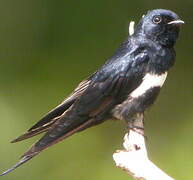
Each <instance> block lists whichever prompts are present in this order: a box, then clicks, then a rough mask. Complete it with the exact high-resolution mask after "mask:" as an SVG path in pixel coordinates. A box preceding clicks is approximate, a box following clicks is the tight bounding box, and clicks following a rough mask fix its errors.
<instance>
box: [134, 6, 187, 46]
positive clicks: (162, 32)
mask: <svg viewBox="0 0 193 180" xmlns="http://www.w3.org/2000/svg"><path fill="white" fill-rule="evenodd" d="M182 24H184V21H182V20H180V18H179V17H178V15H177V14H175V13H174V12H172V11H170V10H165V9H155V10H152V11H148V12H147V14H146V15H143V17H142V19H141V20H140V22H139V24H138V25H137V26H136V29H135V34H142V35H144V36H145V37H147V38H148V39H151V40H152V41H156V42H158V43H160V44H161V45H163V46H173V45H174V44H175V42H176V40H177V38H178V34H179V30H180V26H181V25H182Z"/></svg>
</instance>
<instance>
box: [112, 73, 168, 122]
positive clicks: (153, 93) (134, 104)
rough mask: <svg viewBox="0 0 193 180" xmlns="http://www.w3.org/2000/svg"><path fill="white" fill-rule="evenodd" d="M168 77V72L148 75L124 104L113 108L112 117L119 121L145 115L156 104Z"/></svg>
mask: <svg viewBox="0 0 193 180" xmlns="http://www.w3.org/2000/svg"><path fill="white" fill-rule="evenodd" d="M166 77H167V72H165V73H162V74H159V75H158V74H152V73H147V74H146V75H145V76H144V78H143V80H142V82H141V83H140V84H139V86H138V87H137V88H136V89H134V90H133V91H132V92H131V93H130V94H128V96H127V98H126V99H125V100H124V101H123V102H122V103H120V104H118V105H116V106H115V107H114V108H113V110H112V111H111V113H112V116H113V117H115V118H117V119H124V120H128V119H130V118H131V117H133V116H134V115H135V114H137V113H143V112H144V111H145V110H146V109H147V108H148V107H149V106H151V105H152V104H153V103H154V101H155V99H156V97H157V96H158V94H159V92H160V89H161V87H162V86H163V84H164V81H165V80H166Z"/></svg>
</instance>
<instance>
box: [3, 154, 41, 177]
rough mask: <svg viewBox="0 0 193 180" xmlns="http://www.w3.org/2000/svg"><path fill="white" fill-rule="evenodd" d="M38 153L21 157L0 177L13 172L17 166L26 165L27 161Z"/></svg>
mask: <svg viewBox="0 0 193 180" xmlns="http://www.w3.org/2000/svg"><path fill="white" fill-rule="evenodd" d="M37 154H38V153H34V154H31V155H30V156H24V157H22V159H21V160H20V161H19V162H18V163H16V164H15V165H14V166H12V167H11V168H10V169H8V170H6V171H4V172H3V173H2V174H0V176H4V175H6V174H9V173H10V172H12V171H13V170H15V169H16V168H18V167H19V166H21V165H22V164H24V163H26V162H27V161H29V160H30V159H31V158H33V157H34V156H36V155H37Z"/></svg>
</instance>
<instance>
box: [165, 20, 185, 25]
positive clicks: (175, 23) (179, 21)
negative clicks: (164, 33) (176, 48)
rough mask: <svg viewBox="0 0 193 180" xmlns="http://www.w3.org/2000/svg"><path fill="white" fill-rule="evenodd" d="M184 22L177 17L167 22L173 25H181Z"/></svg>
mask: <svg viewBox="0 0 193 180" xmlns="http://www.w3.org/2000/svg"><path fill="white" fill-rule="evenodd" d="M184 23H185V22H184V21H182V20H180V19H178V20H174V21H170V22H169V23H168V24H173V25H182V24H184Z"/></svg>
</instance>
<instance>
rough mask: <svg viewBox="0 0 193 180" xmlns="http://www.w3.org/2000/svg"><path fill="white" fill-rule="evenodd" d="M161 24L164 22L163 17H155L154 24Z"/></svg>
mask: <svg viewBox="0 0 193 180" xmlns="http://www.w3.org/2000/svg"><path fill="white" fill-rule="evenodd" d="M161 22H162V18H161V16H154V17H153V23H154V24H159V23H161Z"/></svg>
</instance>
